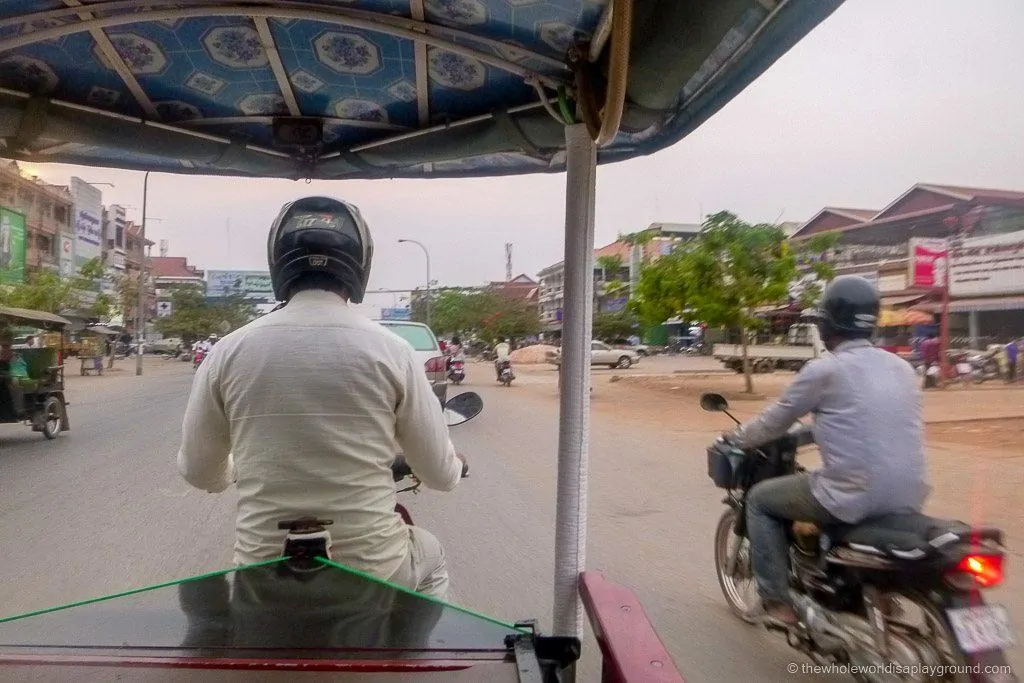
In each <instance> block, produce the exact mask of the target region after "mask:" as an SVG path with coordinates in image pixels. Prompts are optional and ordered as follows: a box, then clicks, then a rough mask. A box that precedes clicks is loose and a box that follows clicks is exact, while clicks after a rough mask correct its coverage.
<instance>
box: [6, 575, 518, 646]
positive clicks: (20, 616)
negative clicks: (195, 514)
mask: <svg viewBox="0 0 1024 683" xmlns="http://www.w3.org/2000/svg"><path fill="white" fill-rule="evenodd" d="M287 559H288V558H287V557H275V558H274V559H272V560H265V561H263V562H256V563H254V564H246V565H241V566H238V567H232V568H230V569H220V570H217V571H215V572H207V573H206V574H200V575H198V576H189V577H187V578H184V579H175V580H174V581H166V582H164V583H158V584H156V585H153V586H145V587H143V588H133V589H132V590H129V591H124V592H123V593H114V594H112V595H104V596H102V597H99V598H89V599H88V600H79V601H78V602H69V603H67V604H65V605H58V606H56V607H47V608H45V609H39V610H35V611H32V612H25V613H24V614H16V615H14V616H12V617H3V618H0V624H4V623H7V622H9V621H16V620H18V619H26V618H28V617H38V616H40V615H43V614H49V613H51V612H60V611H61V610H66V609H71V608H72V607H82V606H83V605H91V604H93V603H96V602H104V601H106V600H114V599H115V598H125V597H128V596H129V595H136V594H138V593H145V592H147V591H152V590H157V589H158V588H169V587H171V586H178V585H181V584H183V583H190V582H192V581H201V580H203V579H209V578H212V577H214V576H223V575H224V574H230V573H231V572H237V571H244V570H246V569H255V568H257V567H266V566H269V565H273V564H278V563H280V562H284V561H285V560H287ZM315 559H316V560H317V561H318V562H320V563H321V564H323V565H326V566H328V567H333V568H335V569H341V570H343V571H346V572H349V573H350V574H354V575H355V576H358V577H360V578H362V579H366V580H369V581H373V582H374V583H379V584H382V585H384V586H387V587H389V588H393V589H395V590H397V591H399V592H402V593H407V594H409V595H415V596H416V597H419V598H422V599H424V600H429V601H430V602H433V603H436V604H438V605H441V606H443V607H447V608H449V609H453V610H455V611H457V612H462V613H463V614H468V615H470V616H473V617H476V618H477V619H483V620H484V621H487V622H489V623H492V624H495V625H497V626H501V627H502V628H507V629H509V630H511V631H519V632H522V633H528V632H529V631H526V630H525V629H522V628H518V627H516V626H514V625H512V624H506V623H505V622H503V621H498V620H497V619H493V618H491V617H488V616H487V615H484V614H480V613H478V612H474V611H472V610H469V609H466V608H465V607H459V606H458V605H450V604H448V603H446V602H444V601H443V600H440V599H438V598H435V597H433V596H430V595H423V594H422V593H417V592H416V591H414V590H411V589H409V588H406V587H404V586H399V585H397V584H394V583H391V582H389V581H385V580H384V579H379V578H377V577H376V576H373V575H371V574H367V573H365V572H361V571H359V570H358V569H353V568H351V567H346V566H345V565H343V564H338V563H337V562H334V561H332V560H328V559H327V558H325V557H317V558H315Z"/></svg>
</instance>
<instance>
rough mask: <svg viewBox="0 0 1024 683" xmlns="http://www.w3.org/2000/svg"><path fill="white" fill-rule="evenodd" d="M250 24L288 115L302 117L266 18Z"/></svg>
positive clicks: (259, 18)
mask: <svg viewBox="0 0 1024 683" xmlns="http://www.w3.org/2000/svg"><path fill="white" fill-rule="evenodd" d="M252 23H253V25H254V26H255V27H256V32H257V33H258V34H259V36H260V42H261V43H263V51H264V52H266V53H267V60H268V61H269V62H270V69H271V71H273V72H274V78H275V79H276V80H277V87H278V89H279V90H280V91H281V96H282V97H283V98H284V102H285V104H286V105H287V106H288V113H289V114H291V115H292V116H302V109H301V108H300V107H299V101H298V100H297V99H295V91H294V90H292V82H291V81H290V80H289V79H288V70H287V69H286V68H285V67H284V62H282V61H281V53H280V52H278V50H277V42H275V41H274V34H273V33H272V32H271V30H270V22H269V21H268V20H267V18H266V17H253V19H252Z"/></svg>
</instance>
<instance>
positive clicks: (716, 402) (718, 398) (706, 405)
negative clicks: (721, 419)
mask: <svg viewBox="0 0 1024 683" xmlns="http://www.w3.org/2000/svg"><path fill="white" fill-rule="evenodd" d="M700 407H701V408H703V409H704V410H706V411H708V412H709V413H724V412H725V411H726V410H729V402H728V401H726V400H725V396H722V395H721V394H702V395H701V397H700Z"/></svg>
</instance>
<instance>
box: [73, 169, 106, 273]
mask: <svg viewBox="0 0 1024 683" xmlns="http://www.w3.org/2000/svg"><path fill="white" fill-rule="evenodd" d="M71 201H72V211H73V216H72V220H73V223H74V227H75V243H76V244H75V265H76V266H81V265H82V264H83V263H85V262H86V261H89V260H90V259H94V258H96V257H98V256H99V255H100V253H101V252H102V249H101V245H102V243H103V193H102V192H100V190H99V189H98V188H96V187H93V186H92V185H90V184H89V183H87V182H85V181H84V180H82V179H81V178H77V177H73V178H71Z"/></svg>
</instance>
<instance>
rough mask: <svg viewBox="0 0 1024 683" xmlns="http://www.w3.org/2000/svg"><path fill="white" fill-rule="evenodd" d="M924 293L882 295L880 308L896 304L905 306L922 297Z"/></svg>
mask: <svg viewBox="0 0 1024 683" xmlns="http://www.w3.org/2000/svg"><path fill="white" fill-rule="evenodd" d="M925 296H926V295H925V294H908V295H906V296H883V297H882V308H894V307H896V306H905V305H906V304H911V303H914V302H917V301H920V300H921V299H923V298H924V297H925Z"/></svg>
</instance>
